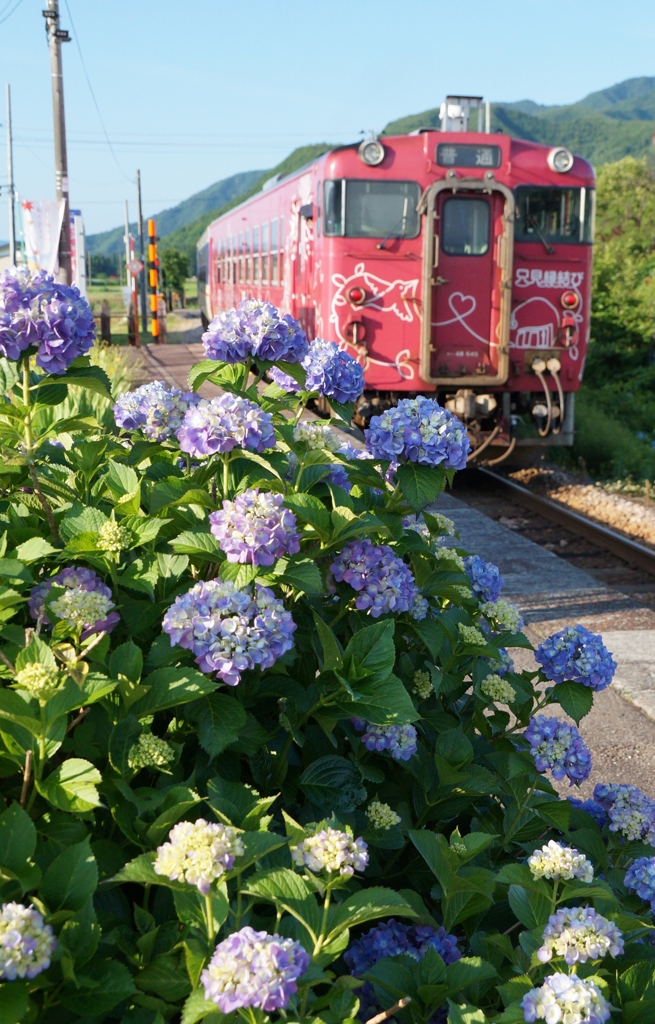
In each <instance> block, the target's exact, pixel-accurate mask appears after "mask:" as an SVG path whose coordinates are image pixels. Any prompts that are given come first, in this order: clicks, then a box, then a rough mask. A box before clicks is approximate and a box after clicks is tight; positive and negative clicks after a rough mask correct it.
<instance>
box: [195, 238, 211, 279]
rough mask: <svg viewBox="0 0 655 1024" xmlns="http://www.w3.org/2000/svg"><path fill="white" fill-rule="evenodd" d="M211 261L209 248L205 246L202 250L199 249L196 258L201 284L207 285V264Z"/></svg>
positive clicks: (197, 272)
mask: <svg viewBox="0 0 655 1024" xmlns="http://www.w3.org/2000/svg"><path fill="white" fill-rule="evenodd" d="M208 259H209V246H208V245H203V247H202V249H198V253H197V256H196V274H197V277H198V283H199V284H203V285H204V284H207V262H208Z"/></svg>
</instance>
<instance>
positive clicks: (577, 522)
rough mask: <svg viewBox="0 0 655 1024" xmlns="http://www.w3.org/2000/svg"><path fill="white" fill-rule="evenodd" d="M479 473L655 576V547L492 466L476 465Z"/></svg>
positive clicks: (523, 501)
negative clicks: (594, 518)
mask: <svg viewBox="0 0 655 1024" xmlns="http://www.w3.org/2000/svg"><path fill="white" fill-rule="evenodd" d="M475 472H476V473H481V474H482V475H483V476H484V477H486V478H487V479H488V480H490V481H493V483H494V484H495V485H496V486H498V487H500V488H501V489H502V490H504V491H506V492H508V493H509V494H511V495H512V497H513V498H514V499H515V500H516V501H517V502H518V504H519V505H523V506H524V507H525V508H528V509H530V510H531V511H532V512H539V513H540V514H541V515H543V516H545V518H546V519H551V520H552V521H553V522H555V523H559V525H560V526H564V527H565V528H566V529H567V530H570V531H571V533H577V534H579V535H580V536H581V537H584V538H585V539H586V540H589V541H591V542H592V543H593V544H597V545H598V547H601V548H605V549H606V550H607V551H611V552H612V554H614V555H618V557H619V558H622V559H623V560H624V561H626V562H629V563H630V564H632V565H636V566H637V568H639V569H641V570H643V571H644V572H647V573H649V574H650V575H651V576H655V550H653V549H652V548H647V547H645V546H644V545H643V544H639V543H638V542H637V541H635V540H631V539H630V538H629V537H624V536H623V535H622V534H620V533H615V531H614V530H610V529H609V527H607V526H602V525H601V524H600V523H596V522H594V521H593V520H591V519H587V518H586V517H585V516H583V515H580V513H579V512H574V511H573V510H572V509H570V508H567V507H566V505H562V504H561V503H560V502H558V501H553V500H552V499H551V498H544V497H542V496H541V495H540V494H535V493H534V491H530V490H528V488H527V487H523V486H522V485H521V484H517V483H514V481H513V480H508V479H507V477H504V476H501V475H500V474H499V473H494V472H493V471H492V470H490V469H485V468H484V466H477V467H475Z"/></svg>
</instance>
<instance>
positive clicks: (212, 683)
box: [132, 667, 218, 718]
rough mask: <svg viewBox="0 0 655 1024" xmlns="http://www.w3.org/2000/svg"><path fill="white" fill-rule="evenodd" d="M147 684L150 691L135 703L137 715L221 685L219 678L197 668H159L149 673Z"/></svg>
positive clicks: (211, 690) (146, 713) (193, 697)
mask: <svg viewBox="0 0 655 1024" xmlns="http://www.w3.org/2000/svg"><path fill="white" fill-rule="evenodd" d="M143 686H146V687H147V688H148V692H147V693H146V694H145V695H144V696H143V697H141V698H139V700H137V701H136V702H135V703H134V704H133V705H132V711H133V712H134V714H135V715H136V716H137V718H143V717H144V715H152V714H154V713H155V711H163V710H164V708H173V707H175V706H176V705H178V704H186V703H187V702H188V701H191V700H196V699H197V698H198V697H203V696H205V695H206V694H208V693H213V691H214V690H215V689H216V688H217V687H218V680H216V679H210V678H209V676H204V675H203V674H202V672H197V671H196V670H195V669H193V668H181V667H180V668H175V667H173V668H158V669H156V670H155V671H154V672H151V673H150V675H149V676H146V677H145V679H144V680H143Z"/></svg>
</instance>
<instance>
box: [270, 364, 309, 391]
mask: <svg viewBox="0 0 655 1024" xmlns="http://www.w3.org/2000/svg"><path fill="white" fill-rule="evenodd" d="M268 372H269V376H270V378H271V380H272V381H273V383H274V384H277V386H278V387H279V388H282V390H283V391H287V392H288V393H289V394H290V395H297V394H298V392H299V391H302V384H299V383H298V381H297V380H295V379H294V378H293V377H292V376H291V375H290V374H288V373H285V372H284V370H281V369H280V368H279V366H271V368H270V370H269V371H268Z"/></svg>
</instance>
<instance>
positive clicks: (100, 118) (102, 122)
mask: <svg viewBox="0 0 655 1024" xmlns="http://www.w3.org/2000/svg"><path fill="white" fill-rule="evenodd" d="M20 2H21V0H19V3H20ZM64 4H65V5H66V10H67V11H68V19H69V21H70V23H71V28H72V30H73V38H74V40H75V46H76V47H77V52H78V54H79V58H80V64H81V65H82V71H83V72H84V77H85V78H86V84H87V85H88V87H89V92H90V93H91V99H92V100H93V105H94V107H95V108H96V113H97V115H98V120H99V121H100V125H101V127H102V130H103V133H104V136H105V139H106V140H107V145H108V146H109V151H110V153H111V155H112V156H113V158H114V163H115V164H116V166H117V167H118V169H119V171H120V172H121V174H122V175H123V177H124V178H125V180H126V181H129V182H130V184H132V185H134V184H135V182H134V179H133V178H130V176H129V174H126V173H125V171H124V170H123V168H122V167H121V165H120V163H119V162H118V157H117V156H116V153H115V152H114V147H113V146H112V143H111V139H110V138H109V133H108V132H107V128H106V127H105V122H104V120H103V117H102V113H101V112H100V107H99V105H98V101H97V99H96V94H95V93H94V91H93V86H92V85H91V79H90V78H89V73H88V71H87V70H86V64H85V63H84V57H83V55H82V47H81V46H80V41H79V37H78V34H77V29H76V28H75V22H74V21H73V15H72V14H71V9H70V7H69V6H68V0H64Z"/></svg>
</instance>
